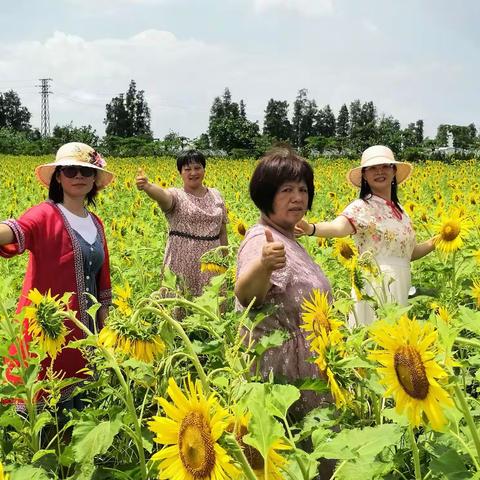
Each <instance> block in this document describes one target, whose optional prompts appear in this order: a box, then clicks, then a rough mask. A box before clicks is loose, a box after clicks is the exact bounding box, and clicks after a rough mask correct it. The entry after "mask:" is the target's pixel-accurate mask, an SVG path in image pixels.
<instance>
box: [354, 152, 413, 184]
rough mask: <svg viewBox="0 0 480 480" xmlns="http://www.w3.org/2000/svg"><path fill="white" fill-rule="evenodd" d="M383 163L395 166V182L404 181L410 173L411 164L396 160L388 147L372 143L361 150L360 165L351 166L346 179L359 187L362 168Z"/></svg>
mask: <svg viewBox="0 0 480 480" xmlns="http://www.w3.org/2000/svg"><path fill="white" fill-rule="evenodd" d="M384 164H391V165H395V166H396V167H397V171H396V173H395V176H396V178H397V184H400V183H402V182H404V181H405V180H406V179H407V178H408V177H409V176H410V175H411V173H412V166H411V165H410V164H409V163H406V162H397V160H395V156H394V155H393V152H392V151H391V150H390V149H389V148H388V147H384V146H383V145H374V146H373V147H369V148H367V149H366V150H365V151H364V152H363V154H362V160H361V162H360V166H359V167H355V168H352V169H351V170H350V171H349V172H348V173H347V180H348V181H349V182H350V183H351V184H352V185H354V186H355V187H360V186H361V184H362V168H366V167H373V166H374V165H384Z"/></svg>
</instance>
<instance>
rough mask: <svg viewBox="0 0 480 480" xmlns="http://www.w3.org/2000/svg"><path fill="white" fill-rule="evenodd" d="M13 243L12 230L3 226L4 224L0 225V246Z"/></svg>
mask: <svg viewBox="0 0 480 480" xmlns="http://www.w3.org/2000/svg"><path fill="white" fill-rule="evenodd" d="M14 241H15V235H14V234H13V231H12V229H11V228H10V227H9V226H8V225H5V224H4V223H1V224H0V245H7V244H8V243H13V242H14Z"/></svg>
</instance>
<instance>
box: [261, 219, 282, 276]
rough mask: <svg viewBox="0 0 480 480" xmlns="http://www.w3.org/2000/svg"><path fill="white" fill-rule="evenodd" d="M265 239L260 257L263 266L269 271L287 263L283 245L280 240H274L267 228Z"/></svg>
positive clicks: (278, 268)
mask: <svg viewBox="0 0 480 480" xmlns="http://www.w3.org/2000/svg"><path fill="white" fill-rule="evenodd" d="M265 240H266V242H265V244H264V245H263V248H262V259H261V262H262V265H263V267H264V268H265V269H266V270H268V271H270V272H273V271H274V270H280V269H281V268H283V267H285V265H286V263H287V256H286V253H285V245H284V244H283V243H282V242H276V241H275V240H274V239H273V234H272V232H271V231H270V230H269V229H268V228H266V229H265Z"/></svg>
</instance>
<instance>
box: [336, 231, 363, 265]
mask: <svg viewBox="0 0 480 480" xmlns="http://www.w3.org/2000/svg"><path fill="white" fill-rule="evenodd" d="M334 251H335V255H336V257H337V259H338V261H339V262H340V263H341V264H342V265H344V266H345V267H347V268H352V267H353V262H354V261H355V258H356V257H357V256H358V251H357V247H356V246H355V244H354V243H353V241H352V240H351V239H350V238H348V237H347V238H336V239H335V241H334Z"/></svg>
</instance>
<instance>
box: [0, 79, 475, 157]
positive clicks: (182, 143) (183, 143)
mask: <svg viewBox="0 0 480 480" xmlns="http://www.w3.org/2000/svg"><path fill="white" fill-rule="evenodd" d="M290 110H291V114H290ZM30 118H31V114H30V112H29V111H28V109H27V108H26V107H24V106H23V105H22V104H21V100H20V98H19V96H18V94H17V93H16V92H14V91H13V90H10V91H7V92H5V93H0V153H10V154H31V155H36V154H49V153H53V152H54V151H55V150H56V149H57V148H58V147H59V146H60V145H62V144H63V143H66V142H69V141H81V142H85V143H88V144H90V145H93V146H95V147H98V148H99V149H100V150H101V151H102V152H104V153H105V154H107V155H117V156H137V155H141V156H155V155H165V154H175V153H177V152H178V151H180V150H182V149H184V148H186V147H189V146H191V147H195V148H198V149H201V150H204V151H206V152H207V154H210V155H217V156H227V155H228V156H231V157H238V158H240V157H249V156H254V157H258V156H259V155H261V154H262V153H264V152H265V151H266V150H267V149H268V148H270V147H271V145H273V144H275V143H278V142H288V143H290V144H291V145H293V146H294V147H295V148H297V149H298V150H299V151H300V152H301V153H302V154H303V155H305V156H310V157H314V156H320V155H330V156H351V157H357V156H358V154H359V153H360V152H361V151H362V150H364V149H365V148H366V147H368V146H369V145H374V144H384V145H388V146H389V147H391V148H392V150H394V151H395V153H396V154H397V155H398V156H400V157H402V158H407V159H409V160H419V159H422V158H437V157H438V158H443V157H445V155H446V152H447V151H448V154H449V155H451V154H452V153H453V155H454V156H456V157H460V158H461V157H471V156H473V155H476V151H477V149H478V148H479V146H480V138H479V136H478V135H477V129H476V127H475V125H474V124H473V123H471V124H469V125H467V126H463V125H447V124H442V125H439V126H438V128H437V134H436V137H435V138H432V139H430V138H428V137H425V136H424V124H423V120H422V119H418V120H416V121H414V122H411V123H409V124H408V125H407V127H406V128H402V127H401V125H400V122H399V121H398V120H397V119H395V118H394V117H393V116H386V115H379V114H378V111H377V107H376V106H375V104H374V103H373V102H372V101H367V102H361V101H360V100H358V99H357V100H354V101H352V102H350V104H348V105H347V104H346V103H344V104H343V105H342V106H341V107H340V109H339V111H338V113H337V114H335V113H334V111H333V110H332V108H331V107H330V105H328V104H327V105H325V106H323V107H320V106H318V105H317V102H316V100H315V99H312V98H309V95H308V90H306V89H301V90H299V91H298V94H297V96H296V99H295V101H294V102H293V105H292V106H291V109H290V105H289V103H288V102H287V101H286V100H275V99H273V98H271V99H270V100H269V101H268V104H267V106H266V108H265V115H264V121H263V126H262V128H260V125H259V124H258V122H253V121H251V120H249V119H248V117H247V113H246V104H245V102H244V100H240V101H239V102H236V101H234V100H233V99H232V95H231V92H230V90H229V89H228V88H226V89H225V91H224V92H223V94H222V95H219V96H217V97H215V98H214V100H213V103H212V106H211V109H210V116H209V124H208V130H207V131H206V132H204V133H202V134H201V135H199V136H198V137H196V138H194V139H189V138H187V137H184V136H182V135H180V134H178V133H176V132H170V133H168V134H167V135H166V136H165V137H164V138H163V139H156V138H154V136H153V132H152V130H151V111H150V108H149V106H148V103H147V100H146V98H145V92H144V90H138V89H137V85H136V82H135V81H134V80H132V81H131V82H130V85H129V87H128V89H127V91H126V93H121V94H119V95H117V96H115V97H113V98H112V99H111V101H110V102H109V103H107V104H106V106H105V119H104V124H105V135H104V136H103V137H102V138H100V137H99V136H98V135H97V133H96V131H95V130H94V129H93V128H92V126H91V125H87V126H80V127H77V126H74V125H73V123H70V124H68V125H63V126H60V125H56V126H55V127H54V128H53V131H52V134H51V135H50V136H48V137H42V136H41V135H40V132H39V130H38V129H33V128H32V127H31V125H30ZM449 144H450V145H451V146H452V147H453V148H450V149H448V148H446V147H447V146H448V145H449Z"/></svg>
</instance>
